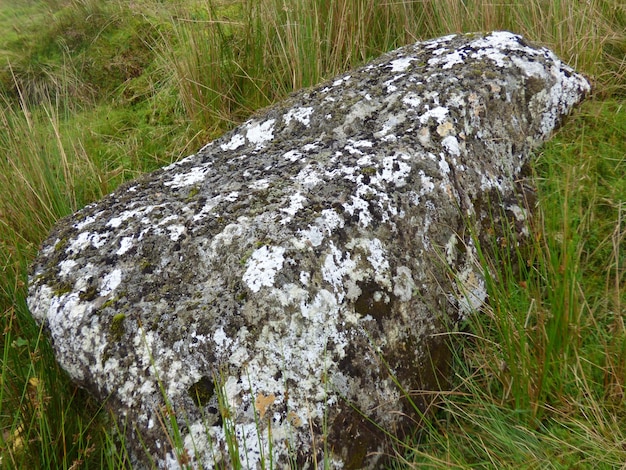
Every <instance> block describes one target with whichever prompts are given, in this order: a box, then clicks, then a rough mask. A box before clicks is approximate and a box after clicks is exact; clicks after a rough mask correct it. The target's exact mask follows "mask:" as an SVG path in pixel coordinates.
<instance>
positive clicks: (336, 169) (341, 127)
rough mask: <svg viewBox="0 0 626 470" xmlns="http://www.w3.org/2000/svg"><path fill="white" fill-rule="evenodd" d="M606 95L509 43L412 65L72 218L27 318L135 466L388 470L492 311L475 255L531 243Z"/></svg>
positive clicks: (462, 48) (303, 103) (306, 104)
mask: <svg viewBox="0 0 626 470" xmlns="http://www.w3.org/2000/svg"><path fill="white" fill-rule="evenodd" d="M588 91H589V84H588V83H587V81H586V80H585V79H584V78H583V77H581V76H580V75H577V74H576V73H574V71H573V70H572V69H571V68H569V67H568V66H567V65H565V64H563V63H562V62H561V61H560V60H559V59H558V58H557V57H556V56H555V55H554V54H553V53H552V52H550V51H549V50H547V49H545V48H537V47H533V46H531V45H529V44H528V43H527V42H525V41H524V40H523V39H522V38H521V37H519V36H516V35H514V34H511V33H508V32H494V33H490V34H486V35H482V34H470V35H452V36H446V37H443V38H439V39H434V40H431V41H426V42H419V43H417V44H414V45H412V46H407V47H404V48H401V49H398V50H396V51H394V52H391V53H388V54H385V55H384V56H382V57H380V58H379V59H377V60H375V61H373V62H371V63H369V64H368V65H366V66H364V67H362V68H360V69H358V70H355V71H352V72H349V73H346V74H344V75H341V76H339V77H337V78H335V79H333V80H330V81H328V82H326V83H324V84H322V85H320V86H317V87H315V88H313V89H309V90H303V91H301V92H299V93H297V94H295V95H293V96H291V97H290V98H288V99H287V100H286V101H284V102H283V103H281V104H279V105H277V106H275V107H273V108H271V109H268V110H265V111H264V112H262V113H261V114H259V115H257V116H255V117H253V118H252V119H250V120H249V121H248V122H246V123H244V124H243V125H241V126H240V127H238V128H237V129H235V130H233V131H232V132H229V133H228V134H226V135H224V136H223V137H221V138H220V139H218V140H216V141H214V142H212V143H210V144H208V145H207V146H205V147H204V148H202V149H201V150H200V151H199V152H198V153H197V154H195V155H192V156H190V157H188V158H186V159H184V160H182V161H180V162H178V163H175V164H173V165H170V166H168V167H166V168H163V169H161V170H159V171H156V172H154V173H152V174H150V175H146V176H145V177H142V178H140V179H139V180H137V181H134V182H132V183H130V184H126V185H124V186H122V187H120V188H119V189H118V190H117V191H116V192H115V193H113V194H111V195H109V196H107V197H105V198H104V199H103V200H101V201H99V202H97V203H95V204H92V205H90V206H88V207H86V208H84V209H83V210H81V211H80V212H78V213H76V214H75V215H73V216H72V217H69V218H66V219H64V220H62V221H60V222H59V223H58V224H57V226H56V227H55V228H54V230H53V232H52V234H51V235H50V237H49V238H48V239H47V240H46V241H45V242H44V244H43V246H42V248H41V252H40V254H39V257H38V258H37V260H36V261H35V263H34V265H33V266H32V271H31V275H30V291H29V298H28V305H29V307H30V310H31V312H32V314H33V315H34V317H35V318H36V319H37V320H38V321H39V322H41V323H43V324H44V325H45V327H46V330H47V331H48V332H49V334H50V337H51V341H52V344H53V346H54V349H55V352H56V355H57V358H58V361H59V362H60V364H61V365H62V366H63V367H64V368H65V370H67V372H68V373H69V375H70V376H71V377H72V379H73V380H75V381H76V382H77V383H78V384H80V385H82V386H84V387H85V388H87V389H88V390H90V391H91V392H92V393H93V394H94V395H95V396H96V397H98V398H100V399H101V400H106V402H107V404H108V406H109V408H110V409H111V410H113V412H114V413H115V415H116V416H117V417H118V419H119V420H120V421H121V422H122V424H123V425H124V427H123V429H126V430H127V433H128V435H127V447H128V449H130V451H131V453H132V456H133V457H132V458H133V459H134V464H135V465H136V466H137V468H141V467H142V466H148V465H150V462H152V463H154V464H156V465H157V466H158V467H159V468H178V467H179V466H180V465H183V464H190V465H192V466H194V467H197V468H212V467H213V466H216V465H219V466H227V467H228V466H229V464H228V462H230V460H229V459H230V458H231V457H232V454H238V455H239V457H240V458H241V461H242V462H243V464H244V467H249V468H261V467H263V468H265V467H268V466H269V462H271V463H272V465H273V466H274V468H285V467H287V466H289V465H292V466H294V467H296V468H312V467H313V466H314V465H316V464H322V462H323V461H324V460H325V461H326V463H327V464H328V466H329V467H330V468H372V467H373V466H374V465H376V461H377V459H378V457H379V456H380V455H381V453H384V452H385V451H386V449H387V447H386V443H387V441H388V440H389V439H390V438H389V436H401V435H402V433H403V432H404V431H405V430H407V429H414V428H415V426H416V425H417V423H419V415H420V413H419V412H418V411H419V409H420V408H421V409H424V407H425V406H426V405H427V404H428V399H427V393H426V392H427V391H432V390H437V389H439V387H441V386H442V385H444V383H445V371H446V367H447V361H448V357H449V352H448V349H447V347H446V343H445V332H446V331H448V330H449V328H451V327H452V326H453V325H454V323H455V322H457V321H458V320H459V319H461V318H463V317H464V316H465V315H467V314H468V313H470V312H472V311H474V310H475V309H477V308H479V307H480V305H481V303H482V302H484V301H485V299H486V296H487V294H486V291H485V285H484V281H483V278H482V274H481V273H482V270H481V268H480V266H479V265H478V263H477V258H478V256H477V248H476V240H484V243H488V240H489V239H493V238H494V237H495V236H496V235H497V234H496V235H494V231H493V227H494V226H500V225H502V223H503V222H504V223H509V224H511V227H512V229H513V230H515V225H516V223H517V222H519V220H520V219H523V217H524V215H525V213H526V212H525V210H524V208H523V207H522V206H521V205H520V204H518V202H516V201H517V199H516V194H517V190H516V180H517V179H519V178H520V176H521V174H522V171H523V167H524V165H525V163H527V161H528V159H529V156H530V155H531V152H532V150H533V149H534V148H536V147H537V145H539V144H540V143H541V142H543V141H544V140H545V139H547V138H548V137H549V136H550V134H551V132H552V131H553V129H554V128H555V126H556V125H557V123H558V122H559V119H560V118H561V117H562V116H563V115H565V114H567V113H568V112H569V111H570V109H571V108H572V107H573V106H574V105H575V104H576V103H578V102H579V101H580V100H581V99H582V97H583V96H584V95H585V93H587V92H588ZM494 208H496V209H497V210H496V211H495V212H494ZM498 208H501V209H502V211H499V209H498ZM494 214H495V215H494ZM425 391H426V392H425ZM387 433H388V434H387ZM229 452H230V454H231V456H230V457H229Z"/></svg>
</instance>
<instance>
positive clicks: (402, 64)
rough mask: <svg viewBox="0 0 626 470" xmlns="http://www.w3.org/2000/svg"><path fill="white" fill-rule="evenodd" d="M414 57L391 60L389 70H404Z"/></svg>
mask: <svg viewBox="0 0 626 470" xmlns="http://www.w3.org/2000/svg"><path fill="white" fill-rule="evenodd" d="M415 60H417V59H415V57H402V58H400V59H396V60H392V61H391V62H390V63H389V66H390V67H391V72H405V71H406V69H408V68H409V67H410V66H411V62H413V61H415Z"/></svg>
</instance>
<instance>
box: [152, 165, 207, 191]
mask: <svg viewBox="0 0 626 470" xmlns="http://www.w3.org/2000/svg"><path fill="white" fill-rule="evenodd" d="M210 168H211V164H210V163H205V164H204V165H200V166H195V167H193V168H191V169H190V170H189V171H188V172H187V173H177V174H175V175H174V177H173V178H172V179H171V180H170V181H166V182H164V183H163V185H165V186H170V187H172V188H174V189H176V188H184V187H185V186H193V185H194V184H196V183H199V182H201V181H203V180H204V177H205V175H206V174H207V173H208V171H209V170H210Z"/></svg>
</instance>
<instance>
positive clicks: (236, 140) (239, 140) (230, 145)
mask: <svg viewBox="0 0 626 470" xmlns="http://www.w3.org/2000/svg"><path fill="white" fill-rule="evenodd" d="M245 144H246V139H245V138H244V137H243V136H242V135H241V134H235V135H233V136H232V137H231V138H230V140H229V141H228V142H227V143H225V144H222V145H220V148H221V149H222V150H224V151H228V150H237V149H238V148H239V147H242V146H244V145H245Z"/></svg>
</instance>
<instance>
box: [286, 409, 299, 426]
mask: <svg viewBox="0 0 626 470" xmlns="http://www.w3.org/2000/svg"><path fill="white" fill-rule="evenodd" d="M287 421H289V424H291V425H292V426H295V427H297V428H298V427H300V426H302V419H300V416H298V415H297V414H296V413H295V411H290V412H289V413H287Z"/></svg>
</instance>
